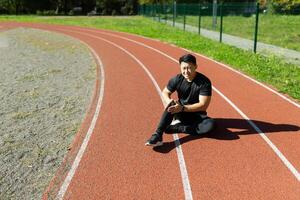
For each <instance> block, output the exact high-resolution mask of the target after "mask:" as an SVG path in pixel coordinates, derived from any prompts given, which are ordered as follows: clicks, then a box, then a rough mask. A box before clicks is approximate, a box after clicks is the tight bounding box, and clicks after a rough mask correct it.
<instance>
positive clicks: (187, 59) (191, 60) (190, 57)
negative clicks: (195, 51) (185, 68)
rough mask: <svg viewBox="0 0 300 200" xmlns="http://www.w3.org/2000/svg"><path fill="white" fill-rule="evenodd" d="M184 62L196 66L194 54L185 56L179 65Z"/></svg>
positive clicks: (180, 59) (181, 58)
mask: <svg viewBox="0 0 300 200" xmlns="http://www.w3.org/2000/svg"><path fill="white" fill-rule="evenodd" d="M182 62H186V63H192V64H194V65H196V58H195V56H193V55H192V54H185V55H183V56H181V57H180V58H179V64H181V63H182Z"/></svg>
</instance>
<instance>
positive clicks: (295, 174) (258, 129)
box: [98, 32, 300, 182]
mask: <svg viewBox="0 0 300 200" xmlns="http://www.w3.org/2000/svg"><path fill="white" fill-rule="evenodd" d="M98 33H101V32H98ZM101 34H104V35H113V36H115V35H114V34H109V33H101ZM116 37H119V38H122V39H125V40H128V41H131V42H134V43H136V44H139V45H141V46H144V47H146V48H149V49H151V50H153V51H156V52H157V53H159V54H162V55H164V56H166V57H168V58H169V59H171V60H172V61H174V62H175V63H177V60H176V59H174V58H173V57H171V56H169V55H167V54H165V53H164V52H161V51H160V50H158V49H155V48H153V47H150V46H148V45H146V44H144V43H141V42H137V41H134V40H131V39H128V38H125V37H121V36H116ZM213 89H214V90H215V91H216V92H217V93H218V94H219V95H220V96H221V97H222V98H224V99H225V100H226V101H227V102H228V103H229V104H230V105H231V106H232V107H233V108H234V109H235V110H236V111H237V112H238V113H239V114H240V115H241V116H242V117H243V118H244V119H245V120H246V121H247V122H248V123H249V124H250V125H251V126H252V127H253V128H254V129H255V130H256V131H257V133H259V135H260V136H261V137H262V138H263V139H264V141H265V142H266V143H267V144H268V145H269V146H270V148H271V149H272V150H273V151H274V152H275V154H276V155H277V156H278V157H279V158H280V160H281V161H282V162H283V163H284V165H285V166H286V167H287V168H288V169H289V170H290V171H291V173H292V174H293V175H294V176H295V177H296V179H297V180H298V181H299V182H300V173H299V172H298V171H297V169H296V168H295V167H294V166H293V165H292V164H291V163H290V162H289V161H288V159H287V158H286V157H285V156H284V155H283V154H282V153H281V152H280V150H279V149H278V148H277V147H276V146H275V144H274V143H272V142H271V140H270V139H269V138H268V137H267V136H266V135H265V133H264V132H263V131H262V130H261V129H260V128H258V126H257V125H256V124H255V123H254V122H253V121H251V120H250V119H249V117H248V116H247V115H246V114H245V113H243V112H242V111H241V110H240V109H239V108H238V107H237V106H236V105H235V104H234V103H233V102H232V101H231V100H229V99H228V98H227V97H226V96H225V95H224V94H222V93H221V92H220V91H219V90H218V89H216V88H215V87H213ZM296 105H297V104H296Z"/></svg>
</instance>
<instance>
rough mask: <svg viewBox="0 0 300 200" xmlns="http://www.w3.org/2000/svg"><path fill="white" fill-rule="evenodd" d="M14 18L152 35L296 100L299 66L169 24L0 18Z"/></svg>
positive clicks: (140, 20)
mask: <svg viewBox="0 0 300 200" xmlns="http://www.w3.org/2000/svg"><path fill="white" fill-rule="evenodd" d="M2 20H5V21H9V20H14V21H16V20H18V21H27V22H43V23H55V24H67V25H80V26H84V27H96V28H101V29H110V30H117V31H123V32H129V33H134V34H139V35H143V36H146V37H150V38H156V39H159V40H161V41H165V42H168V43H172V44H175V45H177V46H179V47H183V48H187V49H190V50H192V51H194V52H198V53H201V54H203V55H206V56H208V57H210V58H212V59H214V60H217V61H220V62H222V63H225V64H227V65H230V66H231V67H233V68H236V69H238V70H241V71H243V72H244V73H246V74H248V75H250V76H252V77H253V78H255V79H257V80H259V81H261V82H264V83H267V84H270V85H273V86H274V87H275V88H277V90H278V91H280V92H283V93H286V94H288V95H290V96H291V97H294V98H295V99H299V100H300V88H299V85H300V68H299V67H298V66H296V65H292V64H288V63H286V62H285V61H284V60H283V59H280V58H277V57H275V56H273V57H264V56H261V55H258V54H254V53H252V52H249V51H244V50H241V49H238V48H235V47H231V46H228V45H225V44H221V43H219V42H216V41H212V40H209V39H206V38H203V37H201V36H199V35H197V34H193V33H189V32H184V31H182V30H179V29H176V28H173V27H171V26H168V25H165V24H160V23H158V22H154V21H153V20H151V19H146V18H143V17H128V18H108V17H105V18H101V17H99V18H87V17H76V18H55V17H53V18H41V17H39V18H38V17H29V16H26V17H22V18H17V17H5V16H4V17H0V21H2Z"/></svg>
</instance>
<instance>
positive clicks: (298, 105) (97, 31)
mask: <svg viewBox="0 0 300 200" xmlns="http://www.w3.org/2000/svg"><path fill="white" fill-rule="evenodd" d="M76 28H79V29H80V27H76ZM87 31H90V32H94V33H101V34H105V35H111V36H114V37H118V38H122V39H125V40H128V41H132V42H134V43H136V44H140V45H143V46H144V45H146V44H144V43H141V42H138V41H135V40H132V39H129V38H126V37H123V36H119V35H116V34H113V33H107V32H104V31H102V30H96V29H87ZM107 31H108V30H107ZM115 32H117V33H121V34H127V35H130V36H135V37H140V38H142V39H148V40H153V41H156V42H158V41H159V40H155V39H153V38H147V37H144V36H140V35H134V34H130V33H125V32H120V31H115ZM170 45H173V44H170ZM146 46H148V45H146ZM173 46H175V45H173ZM175 47H176V46H175ZM148 48H150V49H152V48H153V47H150V46H148ZM177 48H180V49H183V50H185V51H187V52H191V51H190V50H188V49H185V48H182V47H177ZM192 53H193V54H196V55H198V56H200V57H203V58H206V59H208V60H210V61H212V62H215V63H217V64H219V65H220V66H223V67H225V68H226V69H228V70H231V71H233V72H235V73H237V74H239V75H241V76H243V77H245V78H247V79H249V80H250V81H253V82H254V83H256V84H258V85H260V86H262V87H264V88H265V89H267V90H269V91H270V92H272V93H274V94H276V95H278V96H279V97H281V98H283V99H284V100H286V101H288V102H289V103H291V104H293V105H294V106H296V107H298V108H300V104H298V103H297V102H294V101H293V100H291V99H289V98H287V97H286V96H284V95H282V94H280V93H279V92H277V91H275V90H274V89H272V88H270V87H268V86H267V85H265V84H263V83H261V82H259V81H257V80H255V79H253V78H251V77H250V76H248V75H246V74H243V73H242V72H240V71H238V70H236V69H233V68H231V67H229V66H228V65H225V64H223V63H220V62H218V61H215V60H213V59H211V58H209V57H207V56H204V55H201V54H199V53H195V52H192Z"/></svg>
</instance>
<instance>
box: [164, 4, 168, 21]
mask: <svg viewBox="0 0 300 200" xmlns="http://www.w3.org/2000/svg"><path fill="white" fill-rule="evenodd" d="M164 10H165V11H164V12H165V23H168V4H164Z"/></svg>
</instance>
